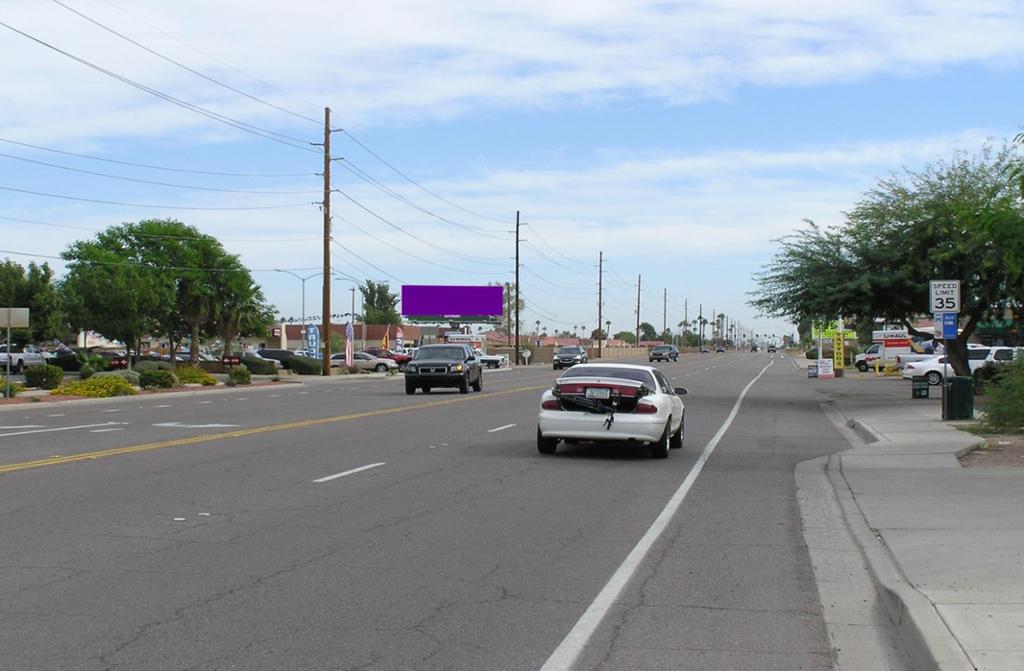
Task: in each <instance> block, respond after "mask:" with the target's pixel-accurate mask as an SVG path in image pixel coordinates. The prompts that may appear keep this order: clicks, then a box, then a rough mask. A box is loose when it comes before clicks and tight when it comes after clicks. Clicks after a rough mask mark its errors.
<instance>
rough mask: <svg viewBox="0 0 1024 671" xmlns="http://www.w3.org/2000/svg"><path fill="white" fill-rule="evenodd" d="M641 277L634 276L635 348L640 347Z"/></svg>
mask: <svg viewBox="0 0 1024 671" xmlns="http://www.w3.org/2000/svg"><path fill="white" fill-rule="evenodd" d="M641 282H643V275H637V276H636V346H637V347H640V284H641Z"/></svg>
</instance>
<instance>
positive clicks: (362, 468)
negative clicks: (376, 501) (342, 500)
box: [313, 462, 384, 484]
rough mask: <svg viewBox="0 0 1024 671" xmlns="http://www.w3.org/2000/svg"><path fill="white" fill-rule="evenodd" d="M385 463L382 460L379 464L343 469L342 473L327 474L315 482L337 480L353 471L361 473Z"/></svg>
mask: <svg viewBox="0 0 1024 671" xmlns="http://www.w3.org/2000/svg"><path fill="white" fill-rule="evenodd" d="M383 465H384V462H381V463H379V464H367V465H366V466H360V467H359V468H353V469H351V470H348V471H342V472H341V473H335V474H334V475H327V476H324V477H322V478H317V479H316V480H314V481H313V482H315V483H318V484H319V483H321V482H330V481H331V480H337V479H338V478H343V477H345V476H346V475H352V474H353V473H361V472H362V471H368V470H370V469H371V468H377V467H378V466H383Z"/></svg>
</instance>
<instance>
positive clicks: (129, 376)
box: [93, 370, 142, 387]
mask: <svg viewBox="0 0 1024 671" xmlns="http://www.w3.org/2000/svg"><path fill="white" fill-rule="evenodd" d="M93 377H119V378H121V379H122V380H124V381H125V382H127V383H128V384H131V385H135V386H136V387H138V386H140V384H141V382H142V380H141V376H140V375H139V374H138V373H136V372H135V371H133V370H106V371H101V372H99V373H96V374H95V375H93Z"/></svg>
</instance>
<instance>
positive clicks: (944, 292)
mask: <svg viewBox="0 0 1024 671" xmlns="http://www.w3.org/2000/svg"><path fill="white" fill-rule="evenodd" d="M928 305H929V307H930V309H931V311H932V312H960V280H932V281H931V283H929V285H928Z"/></svg>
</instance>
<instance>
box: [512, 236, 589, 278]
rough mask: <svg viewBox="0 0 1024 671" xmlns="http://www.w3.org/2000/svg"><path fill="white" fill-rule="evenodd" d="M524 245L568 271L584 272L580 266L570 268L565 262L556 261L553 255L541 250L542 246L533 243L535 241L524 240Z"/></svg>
mask: <svg viewBox="0 0 1024 671" xmlns="http://www.w3.org/2000/svg"><path fill="white" fill-rule="evenodd" d="M523 245H525V246H526V247H529V248H530V249H532V250H533V251H534V252H536V253H537V255H538V256H540V257H541V258H543V259H544V260H546V261H548V262H550V263H553V264H555V265H556V266H558V267H559V268H563V269H565V270H568V271H569V272H570V273H582V272H583V271H582V270H580V269H578V268H570V267H569V266H567V265H565V264H564V263H560V262H558V261H555V260H554V259H553V258H551V257H550V256H548V255H547V254H545V253H544V252H542V251H541V250H540V248H539V247H537V245H535V244H533V243H532V242H530V241H529V240H523Z"/></svg>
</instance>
